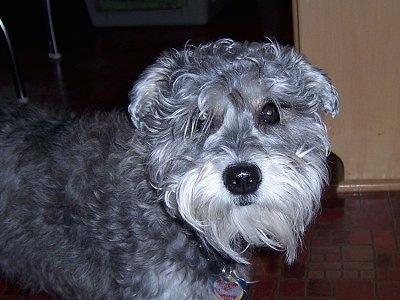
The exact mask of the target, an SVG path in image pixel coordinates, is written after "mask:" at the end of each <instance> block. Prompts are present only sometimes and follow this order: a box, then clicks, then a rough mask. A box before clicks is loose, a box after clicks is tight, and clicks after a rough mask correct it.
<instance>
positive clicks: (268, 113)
mask: <svg viewBox="0 0 400 300" xmlns="http://www.w3.org/2000/svg"><path fill="white" fill-rule="evenodd" d="M261 121H262V122H264V123H267V124H275V123H278V122H279V121H280V115H279V109H278V107H277V106H276V105H275V103H273V102H268V103H267V104H265V105H264V106H263V108H262V110H261Z"/></svg>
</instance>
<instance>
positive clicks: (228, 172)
mask: <svg viewBox="0 0 400 300" xmlns="http://www.w3.org/2000/svg"><path fill="white" fill-rule="evenodd" d="M222 176H223V180H224V184H225V187H226V188H227V189H228V191H230V192H231V193H232V194H235V195H248V194H252V193H254V192H255V191H256V190H257V189H258V187H259V186H260V183H261V180H262V178H261V177H262V176H261V170H260V168H259V167H258V166H257V165H254V164H247V163H239V164H235V165H230V166H228V167H227V168H226V169H225V171H224V173H223V175H222ZM248 204H250V203H249V202H248V201H239V203H238V205H248Z"/></svg>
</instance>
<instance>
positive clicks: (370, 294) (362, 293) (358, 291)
mask: <svg viewBox="0 0 400 300" xmlns="http://www.w3.org/2000/svg"><path fill="white" fill-rule="evenodd" d="M374 295H375V293H374V284H373V282H372V281H371V280H337V281H336V282H335V288H334V299H336V300H350V299H352V300H353V299H354V300H355V299H360V300H361V299H362V300H374V299H375V296H374Z"/></svg>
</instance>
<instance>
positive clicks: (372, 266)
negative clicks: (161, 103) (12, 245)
mask: <svg viewBox="0 0 400 300" xmlns="http://www.w3.org/2000/svg"><path fill="white" fill-rule="evenodd" d="M77 2H79V3H80V4H79V5H78V4H77ZM290 2H291V1H290V0H269V1H264V0H259V1H257V0H234V3H233V5H231V6H230V7H228V8H227V9H226V10H225V11H224V12H223V13H221V14H220V15H218V16H217V17H216V18H215V19H214V20H213V21H212V22H210V23H209V24H207V25H206V26H198V27H196V26H186V27H171V28H159V27H155V28H124V29H118V28H116V29H94V28H92V27H91V25H90V22H89V20H88V16H87V12H85V7H84V4H83V1H52V3H53V6H54V22H55V25H56V29H57V32H56V33H57V38H58V42H59V47H60V49H61V52H62V55H63V57H62V59H61V61H59V62H58V63H50V62H49V61H48V59H47V49H46V33H45V27H44V22H43V20H44V16H43V14H42V11H41V9H40V7H39V8H38V7H37V4H35V3H37V1H23V0H13V1H0V17H1V18H2V20H3V21H4V22H5V24H6V26H7V27H8V29H9V31H10V34H11V38H12V40H13V42H14V46H15V50H16V54H17V59H18V60H19V63H20V67H21V70H22V73H23V76H24V79H25V84H26V87H27V91H28V96H29V97H30V99H31V100H32V101H34V102H50V103H52V102H53V103H58V104H62V105H65V106H68V107H69V108H72V109H75V110H92V109H98V108H101V109H110V108H112V107H115V106H125V105H126V103H127V96H126V95H127V93H128V90H129V88H130V87H131V84H132V82H133V81H134V80H135V79H136V78H137V76H138V74H139V73H140V72H141V71H142V70H143V68H144V67H145V66H146V65H148V64H149V63H151V62H152V61H153V57H154V56H155V55H156V54H158V53H159V52H160V51H161V50H162V49H163V48H166V47H180V46H182V45H183V44H184V43H185V42H186V41H187V40H191V41H192V42H193V43H199V42H208V41H210V40H215V39H216V38H220V37H231V38H234V39H238V40H244V39H247V40H265V37H267V36H268V37H274V38H275V39H276V40H278V41H279V42H281V43H285V44H286V43H291V42H292V40H293V39H292V28H291V15H290ZM21 3H23V4H24V9H22V8H21ZM71 3H72V4H71ZM261 4H263V5H261ZM21 25H22V26H21ZM57 25H58V26H57ZM27 28H29V31H28V30H27ZM6 57H7V51H6V48H5V46H4V43H3V39H1V38H0V96H1V97H4V96H6V97H14V93H13V88H12V80H11V78H12V77H11V73H10V67H9V64H8V63H7V61H6V59H4V58H6ZM323 203H324V205H323V210H322V212H321V214H320V216H319V217H318V218H317V219H316V222H315V224H314V225H313V226H312V227H311V228H310V230H309V231H308V232H307V236H306V239H305V245H304V249H303V251H302V252H301V253H300V255H299V259H298V261H297V262H296V263H294V264H293V265H292V266H291V267H287V266H285V265H284V263H283V261H282V257H281V255H279V254H276V253H260V254H259V256H258V257H257V258H256V259H255V265H256V280H257V281H258V282H257V283H254V284H252V294H253V297H252V299H254V300H265V299H315V300H317V299H346V300H368V299H377V300H378V299H400V192H387V193H384V192H381V193H366V194H344V195H339V196H338V195H335V194H334V193H328V194H327V195H326V197H325V199H324V201H323ZM14 299H15V300H22V299H24V300H45V299H46V300H49V299H52V298H51V297H49V296H45V295H42V294H39V295H34V296H26V295H23V294H21V293H20V292H19V291H18V290H16V289H15V288H14V287H13V286H11V285H9V284H7V283H6V282H5V281H1V280H0V300H14Z"/></svg>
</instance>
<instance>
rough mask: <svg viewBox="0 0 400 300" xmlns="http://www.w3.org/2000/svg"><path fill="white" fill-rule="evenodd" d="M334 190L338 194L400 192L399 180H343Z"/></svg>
mask: <svg viewBox="0 0 400 300" xmlns="http://www.w3.org/2000/svg"><path fill="white" fill-rule="evenodd" d="M335 189H336V191H337V192H339V193H350V192H378V191H400V179H379V180H378V179H368V180H366V179H363V180H344V181H342V182H339V184H338V185H337V186H336V188H335Z"/></svg>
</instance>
